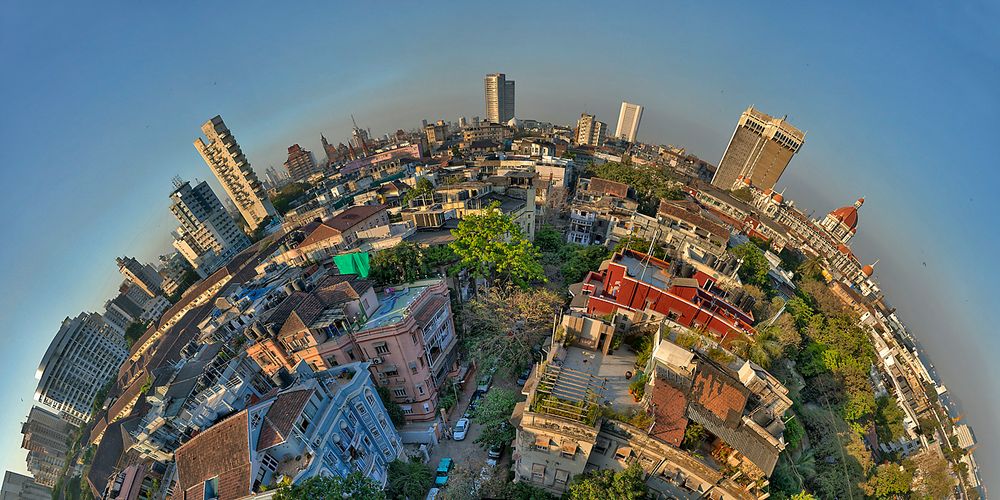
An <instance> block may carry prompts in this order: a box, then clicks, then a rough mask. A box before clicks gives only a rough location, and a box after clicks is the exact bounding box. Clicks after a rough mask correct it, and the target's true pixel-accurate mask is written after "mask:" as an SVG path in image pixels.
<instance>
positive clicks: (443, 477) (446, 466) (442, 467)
mask: <svg viewBox="0 0 1000 500" xmlns="http://www.w3.org/2000/svg"><path fill="white" fill-rule="evenodd" d="M454 465H455V463H454V462H453V461H452V460H451V457H444V458H442V459H441V461H440V462H438V468H437V474H435V477H434V485H435V486H444V485H445V484H448V473H449V472H451V468H452V467H454Z"/></svg>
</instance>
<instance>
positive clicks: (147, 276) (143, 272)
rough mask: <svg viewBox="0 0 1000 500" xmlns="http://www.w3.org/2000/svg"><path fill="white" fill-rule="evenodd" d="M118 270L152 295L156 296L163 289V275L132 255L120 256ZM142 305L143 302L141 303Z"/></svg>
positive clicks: (117, 260)
mask: <svg viewBox="0 0 1000 500" xmlns="http://www.w3.org/2000/svg"><path fill="white" fill-rule="evenodd" d="M115 261H116V262H117V263H118V271H120V272H121V273H122V276H124V277H125V279H127V280H128V281H129V282H131V283H132V284H134V285H136V286H138V287H139V288H140V289H142V291H144V292H146V293H147V294H148V295H149V296H150V297H155V296H156V295H158V294H159V293H160V292H161V291H162V290H161V285H162V284H163V277H162V276H160V275H159V273H157V272H156V269H154V268H153V266H151V265H149V264H142V263H140V262H139V261H137V260H135V259H134V258H132V257H127V256H126V257H118V258H117V259H115ZM140 305H141V304H140Z"/></svg>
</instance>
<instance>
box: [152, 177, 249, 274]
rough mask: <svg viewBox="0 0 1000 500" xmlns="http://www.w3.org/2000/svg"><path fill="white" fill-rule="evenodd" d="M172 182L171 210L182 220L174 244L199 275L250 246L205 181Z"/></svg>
mask: <svg viewBox="0 0 1000 500" xmlns="http://www.w3.org/2000/svg"><path fill="white" fill-rule="evenodd" d="M174 186H175V187H176V189H174V191H173V192H172V193H170V200H171V201H173V203H172V204H171V205H170V212H171V213H173V214H174V217H176V218H177V221H178V222H180V224H181V225H180V227H179V228H177V231H175V232H174V248H176V249H177V251H179V252H180V253H181V255H183V256H184V258H185V259H187V261H188V262H190V263H191V266H192V267H194V269H195V271H197V272H198V274H199V275H200V276H202V277H205V276H207V275H208V274H211V273H212V272H214V271H215V270H216V269H218V268H220V267H222V265H223V264H225V263H226V262H228V261H229V259H230V258H231V257H233V256H234V255H236V254H237V253H239V252H240V251H241V250H243V249H244V248H246V247H248V246H250V240H249V239H248V238H247V236H246V234H243V231H240V229H239V228H238V227H236V223H235V222H233V218H232V217H230V216H229V213H228V212H226V209H225V207H223V206H222V202H221V201H219V197H218V196H215V193H214V192H213V191H212V188H211V187H209V185H208V182H205V181H201V183H199V184H198V185H197V186H195V187H191V183H190V182H187V181H181V180H180V179H175V180H174Z"/></svg>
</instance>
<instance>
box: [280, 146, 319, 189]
mask: <svg viewBox="0 0 1000 500" xmlns="http://www.w3.org/2000/svg"><path fill="white" fill-rule="evenodd" d="M285 170H288V176H289V177H291V178H292V180H294V181H296V182H300V181H304V180H306V179H308V178H309V176H311V175H313V174H317V173H319V172H322V171H323V169H322V168H320V167H319V166H318V165H316V158H315V157H314V156H313V154H312V151H309V150H307V149H304V148H303V147H302V146H299V145H298V144H293V145H291V146H289V147H288V159H287V160H285Z"/></svg>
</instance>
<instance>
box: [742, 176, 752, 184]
mask: <svg viewBox="0 0 1000 500" xmlns="http://www.w3.org/2000/svg"><path fill="white" fill-rule="evenodd" d="M743 184H746V185H747V186H749V185H751V184H750V178H749V177H744V178H743Z"/></svg>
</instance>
